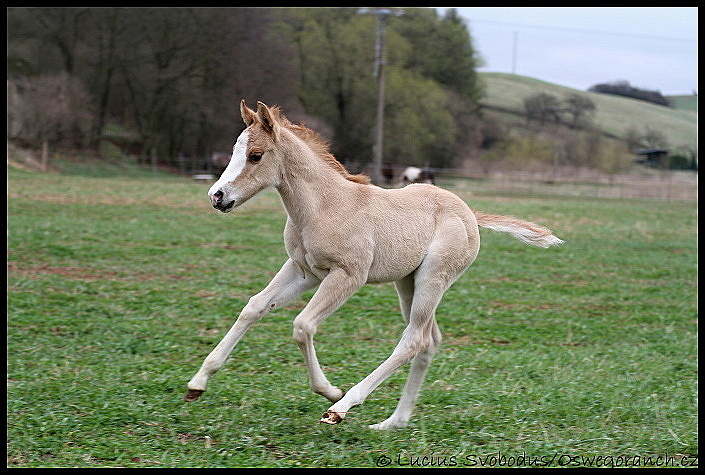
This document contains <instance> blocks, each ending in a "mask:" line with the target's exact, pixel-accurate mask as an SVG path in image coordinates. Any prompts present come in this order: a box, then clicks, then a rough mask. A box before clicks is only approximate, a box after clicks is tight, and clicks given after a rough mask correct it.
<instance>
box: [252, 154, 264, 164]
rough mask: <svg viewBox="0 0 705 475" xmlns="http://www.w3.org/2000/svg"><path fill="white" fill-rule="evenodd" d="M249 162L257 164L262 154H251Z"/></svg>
mask: <svg viewBox="0 0 705 475" xmlns="http://www.w3.org/2000/svg"><path fill="white" fill-rule="evenodd" d="M249 160H250V161H251V162H252V163H259V161H260V160H262V154H261V153H253V154H252V155H250V157H249Z"/></svg>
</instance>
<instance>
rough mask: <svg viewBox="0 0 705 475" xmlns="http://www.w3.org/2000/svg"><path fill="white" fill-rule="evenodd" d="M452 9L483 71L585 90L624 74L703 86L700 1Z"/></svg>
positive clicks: (650, 81) (681, 90)
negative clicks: (700, 75)
mask: <svg viewBox="0 0 705 475" xmlns="http://www.w3.org/2000/svg"><path fill="white" fill-rule="evenodd" d="M452 8H455V9H456V10H457V11H458V13H459V15H460V16H461V17H462V18H463V19H464V20H465V21H466V24H467V26H468V30H469V31H470V36H471V37H472V38H473V44H474V46H475V48H476V49H477V50H478V51H479V53H480V57H481V58H482V59H483V60H484V65H483V66H482V67H480V68H478V70H479V71H481V72H505V73H515V74H519V75H522V76H530V77H533V78H536V79H540V80H543V81H547V82H551V83H555V84H559V85H561V86H567V87H571V88H574V89H579V90H583V91H584V90H587V89H588V88H589V87H590V86H594V85H595V84H602V83H607V82H614V81H620V80H624V81H628V82H629V83H630V84H631V85H632V86H634V87H638V88H641V89H647V90H650V91H659V92H661V94H663V95H665V96H668V95H680V94H692V93H693V91H697V89H698V8H697V7H452ZM446 9H447V8H438V10H439V13H441V14H442V13H443V12H444V11H445V10H446Z"/></svg>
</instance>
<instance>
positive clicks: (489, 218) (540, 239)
mask: <svg viewBox="0 0 705 475" xmlns="http://www.w3.org/2000/svg"><path fill="white" fill-rule="evenodd" d="M473 212H474V213H475V218H476V219H477V224H478V226H481V227H483V228H488V229H491V230H493V231H498V232H501V233H509V234H511V235H512V236H514V237H515V238H517V239H519V240H520V241H524V242H525V243H526V244H528V245H530V246H536V247H544V248H546V247H550V246H556V245H558V244H562V243H563V240H562V239H559V238H557V237H556V236H554V235H553V234H552V233H551V230H550V229H547V228H544V227H543V226H540V225H538V224H535V223H531V222H529V221H523V220H521V219H517V218H512V217H510V216H495V215H493V214H485V213H481V212H479V211H473Z"/></svg>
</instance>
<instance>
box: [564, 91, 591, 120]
mask: <svg viewBox="0 0 705 475" xmlns="http://www.w3.org/2000/svg"><path fill="white" fill-rule="evenodd" d="M564 103H565V108H564V112H565V113H566V114H567V115H568V120H567V121H566V124H567V125H568V127H570V128H571V129H577V128H583V127H586V126H587V125H589V124H590V123H591V122H592V116H593V115H594V113H595V109H596V108H595V103H594V102H592V100H590V98H589V97H585V96H583V95H582V94H576V93H572V94H569V95H568V97H567V98H566V99H565V101H564Z"/></svg>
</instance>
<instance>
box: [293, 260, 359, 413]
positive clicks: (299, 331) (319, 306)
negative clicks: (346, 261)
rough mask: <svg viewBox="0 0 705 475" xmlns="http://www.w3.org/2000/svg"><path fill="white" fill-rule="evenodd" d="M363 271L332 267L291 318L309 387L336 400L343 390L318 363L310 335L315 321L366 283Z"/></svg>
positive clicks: (319, 320)
mask: <svg viewBox="0 0 705 475" xmlns="http://www.w3.org/2000/svg"><path fill="white" fill-rule="evenodd" d="M365 279H366V278H365V277H364V276H362V275H355V274H351V273H349V272H348V271H345V270H343V269H340V268H335V269H331V271H330V272H329V273H328V275H327V276H326V277H325V278H324V279H323V281H322V282H321V285H320V286H319V287H318V290H317V291H316V293H315V294H314V295H313V297H312V298H311V300H310V302H309V303H308V305H306V307H305V308H304V309H303V311H302V312H301V313H300V314H299V315H298V316H297V317H296V318H295V319H294V341H295V342H296V343H297V344H298V345H299V349H301V353H302V354H303V356H304V361H305V362H306V368H307V369H308V374H309V383H310V385H311V390H312V391H313V392H315V393H316V394H320V395H321V396H324V397H325V398H326V399H328V400H330V401H332V402H335V401H338V400H339V399H340V398H342V397H343V394H344V392H343V390H342V389H340V388H337V387H335V386H333V385H332V384H331V383H330V382H329V381H328V379H327V378H326V376H325V375H324V374H323V370H322V369H321V367H320V365H319V364H318V358H317V357H316V350H315V349H314V347H313V335H314V334H315V333H316V329H317V328H318V325H319V324H320V323H321V322H322V321H323V320H324V319H325V318H326V317H327V316H329V315H330V314H332V313H333V312H335V311H336V310H337V309H338V308H339V307H340V306H341V305H342V304H343V303H344V302H345V301H346V300H347V299H348V298H349V297H350V296H351V295H352V294H354V293H355V291H356V290H357V289H359V288H360V287H361V286H362V285H363V284H364V283H365Z"/></svg>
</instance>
